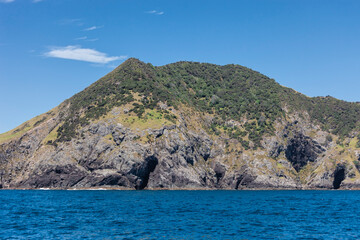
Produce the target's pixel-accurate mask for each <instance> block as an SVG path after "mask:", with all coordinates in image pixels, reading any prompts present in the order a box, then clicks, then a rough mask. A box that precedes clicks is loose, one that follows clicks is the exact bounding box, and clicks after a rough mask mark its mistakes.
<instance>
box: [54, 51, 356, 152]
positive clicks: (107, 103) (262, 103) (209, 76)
mask: <svg viewBox="0 0 360 240" xmlns="http://www.w3.org/2000/svg"><path fill="white" fill-rule="evenodd" d="M135 98H137V99H135ZM135 100H136V101H135ZM159 102H162V103H166V104H167V105H168V106H172V107H173V108H175V109H177V108H178V107H179V106H180V105H181V104H184V105H186V106H190V107H192V108H194V109H195V110H197V111H199V112H203V113H207V114H213V115H214V116H215V118H214V120H213V122H212V123H211V124H210V125H209V126H208V130H209V132H211V133H213V134H220V132H221V131H224V132H226V133H227V134H228V135H229V136H230V137H233V138H237V139H238V140H239V141H240V142H242V144H243V146H244V147H245V148H249V142H248V140H250V141H252V142H253V143H254V145H255V146H254V147H258V146H260V140H261V139H262V137H263V136H264V135H271V134H273V132H274V130H275V129H274V125H273V124H274V121H275V120H276V119H278V118H284V117H285V116H286V112H285V110H284V109H286V111H289V112H300V113H301V112H305V111H306V112H308V113H309V115H310V117H311V118H312V119H313V120H315V121H317V122H318V123H319V124H320V125H321V126H322V128H323V129H324V130H327V131H329V132H331V133H333V134H336V135H339V136H341V137H345V136H347V135H349V134H350V132H351V131H353V130H357V129H359V126H360V124H359V123H360V121H359V120H360V104H358V103H349V102H344V101H340V100H337V99H335V98H332V97H317V98H309V97H306V96H305V95H302V94H300V93H297V92H295V91H294V90H292V89H289V88H285V87H283V86H281V85H279V84H277V83H276V82H275V80H273V79H270V78H268V77H266V76H264V75H262V74H260V73H258V72H255V71H253V70H251V69H248V68H246V67H242V66H239V65H225V66H218V65H214V64H204V63H196V62H178V63H174V64H169V65H165V66H161V67H154V66H152V65H151V64H145V63H143V62H141V61H139V60H137V59H133V58H132V59H129V60H127V61H126V62H124V63H123V64H122V65H120V66H119V67H118V68H116V69H115V70H114V71H113V72H111V73H109V74H108V75H106V76H105V77H103V78H101V79H100V80H99V81H97V82H95V83H94V84H92V85H91V86H90V87H88V88H86V89H85V90H84V91H82V92H80V93H78V94H76V95H75V96H73V97H72V98H70V99H68V100H67V103H69V104H70V108H69V111H68V113H67V114H65V115H64V116H63V121H64V124H63V125H62V126H60V127H59V129H58V130H57V140H56V141H68V140H70V139H71V138H72V137H74V136H76V135H77V134H78V133H77V129H78V128H79V127H80V126H84V125H86V124H88V123H89V121H91V120H92V119H97V118H99V117H101V116H104V115H105V114H107V113H108V112H109V111H110V110H111V109H112V108H113V107H115V106H121V105H124V104H129V103H132V108H131V109H129V110H130V112H133V113H135V114H136V115H137V117H138V118H145V117H146V114H145V113H146V112H147V109H148V110H153V109H157V110H160V109H159V106H158V103H159ZM164 117H165V118H166V119H167V120H169V121H172V122H174V121H176V116H174V115H172V114H171V113H170V112H168V113H165V114H164ZM230 119H233V120H237V121H239V120H241V119H246V123H245V124H244V126H243V127H242V128H239V127H234V126H232V127H228V126H226V122H227V121H228V120H230Z"/></svg>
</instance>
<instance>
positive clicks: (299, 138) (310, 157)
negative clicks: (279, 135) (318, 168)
mask: <svg viewBox="0 0 360 240" xmlns="http://www.w3.org/2000/svg"><path fill="white" fill-rule="evenodd" d="M324 151H325V149H324V148H323V147H322V146H321V145H320V144H318V143H317V142H316V141H314V140H312V139H311V138H310V137H308V136H304V135H303V134H301V133H295V135H294V137H292V138H291V139H289V141H288V143H287V146H286V149H285V156H286V158H287V159H288V160H289V161H290V163H291V164H292V166H293V167H294V169H295V170H296V171H297V172H299V171H300V170H301V169H302V168H303V167H304V166H306V164H308V163H309V162H315V161H316V159H317V158H318V155H319V154H321V153H322V152H324Z"/></svg>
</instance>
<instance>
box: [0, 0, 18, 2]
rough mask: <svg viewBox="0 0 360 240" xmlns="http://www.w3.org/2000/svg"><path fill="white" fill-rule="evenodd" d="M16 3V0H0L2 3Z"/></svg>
mask: <svg viewBox="0 0 360 240" xmlns="http://www.w3.org/2000/svg"><path fill="white" fill-rule="evenodd" d="M11 2H15V0H0V3H11Z"/></svg>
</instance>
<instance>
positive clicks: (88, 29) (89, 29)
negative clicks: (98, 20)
mask: <svg viewBox="0 0 360 240" xmlns="http://www.w3.org/2000/svg"><path fill="white" fill-rule="evenodd" d="M102 27H104V26H92V27H89V28H85V29H84V31H93V30H95V29H99V28H102Z"/></svg>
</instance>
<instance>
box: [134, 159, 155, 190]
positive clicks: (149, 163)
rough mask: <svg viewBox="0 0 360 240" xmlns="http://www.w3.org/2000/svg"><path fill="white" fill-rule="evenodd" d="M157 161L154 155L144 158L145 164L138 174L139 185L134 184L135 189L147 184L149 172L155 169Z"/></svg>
mask: <svg viewBox="0 0 360 240" xmlns="http://www.w3.org/2000/svg"><path fill="white" fill-rule="evenodd" d="M158 163H159V160H158V159H157V158H156V157H155V156H150V157H147V158H146V159H145V166H143V168H142V171H141V174H140V178H141V182H140V184H139V185H136V186H135V189H136V190H143V189H144V188H145V187H146V186H147V184H148V182H149V178H150V173H152V172H153V171H154V170H155V168H156V166H157V165H158Z"/></svg>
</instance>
